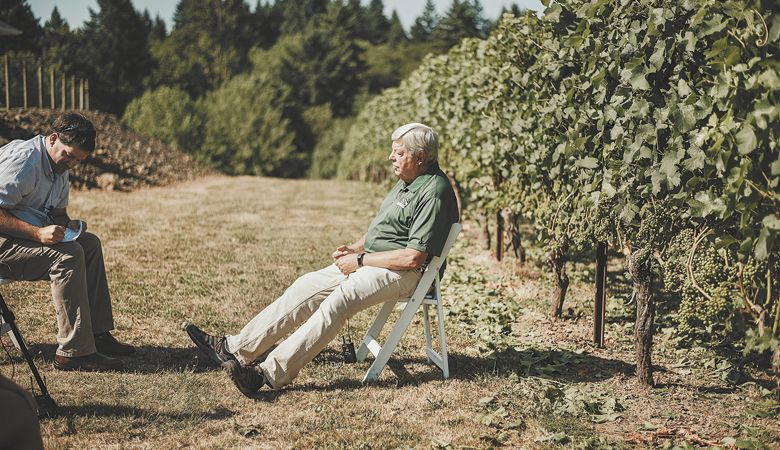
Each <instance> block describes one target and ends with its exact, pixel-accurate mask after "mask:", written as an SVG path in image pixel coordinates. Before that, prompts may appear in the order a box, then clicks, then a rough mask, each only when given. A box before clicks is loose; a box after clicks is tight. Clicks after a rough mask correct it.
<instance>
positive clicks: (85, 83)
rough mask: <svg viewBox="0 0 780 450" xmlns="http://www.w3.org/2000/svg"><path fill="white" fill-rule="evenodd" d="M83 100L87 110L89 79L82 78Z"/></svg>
mask: <svg viewBox="0 0 780 450" xmlns="http://www.w3.org/2000/svg"><path fill="white" fill-rule="evenodd" d="M84 101H85V102H86V104H85V106H86V107H87V111H89V79H87V80H84Z"/></svg>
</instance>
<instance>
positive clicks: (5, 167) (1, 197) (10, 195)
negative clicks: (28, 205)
mask: <svg viewBox="0 0 780 450" xmlns="http://www.w3.org/2000/svg"><path fill="white" fill-rule="evenodd" d="M28 161H29V159H28V158H20V157H11V158H7V159H2V160H0V207H2V208H13V207H14V206H16V205H18V204H19V202H21V201H22V198H23V197H24V196H25V195H27V194H29V193H30V192H32V190H33V189H34V187H35V174H34V171H33V167H32V166H31V165H30V164H28V163H27V162H28Z"/></svg>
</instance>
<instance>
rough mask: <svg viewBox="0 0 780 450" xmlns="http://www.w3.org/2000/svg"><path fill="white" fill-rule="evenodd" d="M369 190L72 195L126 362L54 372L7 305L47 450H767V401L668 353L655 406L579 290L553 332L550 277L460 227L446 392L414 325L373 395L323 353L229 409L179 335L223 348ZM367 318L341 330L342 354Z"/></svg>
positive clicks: (31, 309)
mask: <svg viewBox="0 0 780 450" xmlns="http://www.w3.org/2000/svg"><path fill="white" fill-rule="evenodd" d="M381 191H382V189H380V188H378V187H375V186H369V185H365V184H360V183H350V182H335V181H294V180H278V179H267V178H250V177H238V178H229V177H210V178H206V179H201V180H197V181H194V182H190V183H186V184H181V185H177V186H172V187H166V188H155V189H149V190H141V191H137V192H132V193H117V192H74V193H73V194H72V204H71V206H70V211H71V215H72V216H74V217H79V218H84V219H86V220H87V222H88V224H89V229H90V230H91V231H93V232H95V233H97V234H98V235H99V236H101V238H102V239H103V242H104V248H105V255H106V263H107V268H108V275H109V282H110V285H111V290H112V295H113V301H114V312H115V319H116V324H117V331H116V335H117V336H118V337H119V338H120V339H122V340H125V341H128V342H131V343H133V344H135V345H137V346H138V347H139V351H138V353H137V354H136V355H135V356H133V357H131V358H127V364H128V366H129V370H128V371H127V372H126V373H119V374H110V373H66V372H57V371H54V370H53V369H52V368H51V360H52V357H53V352H54V348H55V346H54V336H55V333H56V327H55V320H54V311H53V308H52V307H51V305H50V300H49V293H48V286H47V284H46V283H15V284H14V285H11V286H9V287H7V288H4V289H3V294H4V295H5V296H6V298H7V301H8V302H9V303H10V305H11V306H12V307H13V308H14V310H15V312H16V315H17V317H18V323H19V326H20V327H21V328H22V330H23V333H24V334H25V336H26V338H27V340H28V342H29V343H30V344H32V345H33V347H34V351H35V354H36V361H37V363H38V367H39V368H40V369H41V371H42V373H43V375H44V376H45V378H46V381H47V384H48V387H49V390H50V392H51V394H52V396H53V397H54V398H55V400H56V401H57V402H58V403H59V405H60V406H61V415H60V417H58V418H56V419H51V420H45V421H43V422H42V432H43V435H44V440H45V444H46V446H47V448H181V447H188V448H312V447H318V448H334V449H335V448H350V449H353V448H399V447H400V448H410V447H413V448H490V447H496V446H506V447H509V448H594V449H595V448H614V447H618V448H634V447H637V446H639V447H650V446H655V445H664V442H667V441H668V442H667V443H674V442H677V443H685V442H687V441H686V438H684V437H674V438H668V439H667V438H664V436H665V435H662V434H660V433H658V432H657V430H658V429H661V428H664V427H665V428H678V429H684V430H690V431H692V432H694V433H697V436H700V437H706V438H707V439H710V440H714V441H719V440H720V439H721V438H723V437H738V438H740V439H753V440H754V441H756V442H758V443H759V444H761V445H765V446H768V447H772V446H777V445H778V442H780V438H778V426H777V418H776V417H769V418H766V417H764V418H762V417H755V416H751V415H750V414H749V412H748V411H747V408H746V407H742V405H747V404H748V403H749V402H754V401H758V400H759V399H762V398H763V399H766V398H767V395H769V394H767V393H766V389H765V388H762V387H759V386H758V385H755V386H753V387H751V386H749V385H745V386H736V387H735V386H730V385H727V384H725V385H724V384H723V382H722V381H721V380H720V378H718V374H717V373H710V372H707V369H699V368H694V369H695V370H690V371H688V372H687V374H686V373H683V372H682V371H681V370H680V369H676V368H674V364H675V362H676V359H675V358H677V357H678V356H679V355H677V356H675V355H676V353H675V350H674V349H671V348H670V347H668V346H667V345H666V344H665V337H664V336H659V338H658V341H659V345H658V350H657V353H658V357H657V359H656V364H659V365H660V366H661V367H663V368H664V370H666V371H665V372H664V371H662V372H660V374H659V376H658V377H659V380H660V382H661V383H662V384H663V386H662V388H660V389H658V390H656V391H647V390H645V389H644V388H642V387H641V386H637V385H636V384H635V383H634V382H633V378H632V375H631V364H632V353H631V344H630V336H629V335H626V333H627V332H630V327H626V326H625V322H624V321H622V322H621V321H616V322H614V323H609V324H608V329H607V337H608V340H607V348H606V349H597V348H595V347H593V346H592V345H591V344H590V334H589V333H590V323H589V316H588V315H587V313H588V311H589V308H590V307H591V306H590V302H591V301H592V300H591V299H592V295H593V293H592V288H591V286H590V285H589V281H588V276H587V275H583V276H581V277H579V278H576V279H575V281H574V282H573V284H572V288H571V289H570V292H572V295H571V296H570V300H569V305H570V306H572V307H573V308H574V311H575V314H574V318H572V319H571V320H567V321H563V322H561V321H557V322H556V321H551V320H549V319H548V318H547V317H546V316H545V314H546V311H547V300H548V299H549V298H550V296H551V293H552V287H551V281H550V276H549V274H547V272H546V269H545V268H544V267H543V266H540V267H534V266H533V265H529V267H527V268H524V269H523V270H521V271H517V270H515V267H514V266H513V262H512V261H507V262H504V263H502V264H497V263H495V262H493V261H492V260H491V259H490V258H489V257H488V256H487V255H486V254H485V253H484V252H482V251H479V250H476V246H475V245H474V244H473V242H475V239H474V236H475V230H473V228H474V227H472V226H471V225H470V224H469V223H468V222H467V223H466V229H465V231H464V233H463V235H462V236H461V238H460V239H459V241H458V243H457V245H456V248H455V249H454V250H453V253H452V258H451V261H450V262H451V264H450V268H449V269H448V276H447V278H446V279H445V282H444V289H445V298H446V305H447V306H446V308H447V309H448V310H449V311H450V315H449V316H448V318H447V330H448V343H449V347H450V351H451V355H450V364H451V371H452V377H451V379H449V380H446V381H445V380H442V378H441V373H440V372H439V371H438V369H436V367H435V366H431V365H428V364H427V363H426V361H425V356H424V351H423V348H424V341H423V339H422V323H421V322H420V320H419V318H418V319H416V320H415V321H414V322H413V324H412V326H411V327H410V329H409V331H408V333H407V335H406V336H405V337H404V339H403V340H402V341H401V344H400V345H399V348H398V349H397V351H396V353H395V355H394V357H393V359H392V360H391V363H390V365H389V367H388V369H386V370H385V371H384V372H383V373H382V375H381V377H380V380H379V381H378V382H376V383H373V384H369V385H362V384H361V383H360V380H361V378H362V376H363V374H364V373H365V371H366V370H367V368H368V363H359V364H352V365H350V364H344V363H343V362H342V361H341V359H340V355H339V354H338V353H337V350H338V343H337V342H334V343H332V344H331V346H330V348H329V349H328V350H326V351H324V352H323V353H322V354H320V355H319V356H318V357H317V358H316V359H315V360H314V361H313V362H312V363H311V364H310V365H309V366H307V367H306V368H305V369H304V370H303V371H302V372H301V375H300V377H299V378H298V379H296V380H295V382H294V383H293V384H292V385H290V386H288V387H286V388H284V389H282V390H280V391H263V394H262V395H261V396H260V399H259V400H250V399H247V398H245V397H243V396H242V395H241V394H240V393H239V392H238V391H237V390H236V389H235V388H234V386H233V384H232V383H231V382H230V380H229V379H228V378H227V376H226V375H225V374H224V373H223V372H221V371H220V370H219V369H216V368H214V367H212V365H211V364H209V363H208V362H207V361H204V359H203V358H202V357H201V356H200V355H199V353H198V352H197V351H196V349H195V348H194V347H193V346H192V345H191V343H190V341H189V339H188V338H187V336H186V335H185V334H184V333H183V332H182V331H181V330H180V328H179V325H180V323H181V322H182V321H183V320H190V321H192V322H194V323H196V324H199V325H202V326H203V327H204V328H205V329H207V330H211V331H213V332H217V333H235V332H237V331H238V329H239V328H240V327H241V326H242V325H244V324H245V323H246V322H247V321H248V320H249V319H250V318H251V317H253V316H254V315H255V314H256V313H257V312H258V311H259V310H260V309H261V308H262V307H263V306H264V305H267V304H268V303H270V302H271V301H273V300H274V299H275V298H276V296H277V295H279V294H280V293H281V292H282V290H283V289H284V288H286V287H287V286H288V285H289V284H290V283H291V282H292V281H293V280H294V279H295V278H296V277H297V276H299V275H301V274H302V273H304V272H305V271H309V270H313V269H318V268H320V267H322V266H324V265H325V264H328V263H330V256H329V255H330V253H331V252H332V250H333V249H334V248H335V247H337V246H338V245H340V244H343V243H346V242H351V241H352V240H354V239H356V238H357V237H359V236H360V235H361V234H362V233H363V232H364V231H365V228H366V227H367V225H368V224H369V222H370V220H371V218H372V216H373V213H374V212H375V209H376V208H377V206H378V204H379V201H380V200H381V196H382V194H383V192H381ZM532 250H533V249H532ZM612 300H613V304H611V305H610V310H609V311H610V312H615V314H616V315H620V316H628V315H629V312H626V311H623V309H625V307H624V306H623V305H622V298H618V299H612ZM567 306H568V305H567ZM375 314H376V309H371V310H369V311H365V312H363V313H361V314H359V315H358V316H357V317H356V318H355V319H353V320H351V322H350V323H351V334H352V337H353V340H355V341H358V340H359V339H360V338H361V337H362V333H363V332H364V331H365V329H366V327H367V326H368V323H369V320H371V319H372V318H373V316H374V315H375ZM2 341H3V343H4V344H5V345H6V347H8V346H9V345H10V341H9V340H8V339H7V338H5V337H3V338H2ZM11 354H12V355H15V352H14V351H13V350H11ZM14 369H15V372H14ZM0 372H2V374H3V375H5V376H11V375H13V378H14V379H15V380H16V381H17V382H18V383H20V384H22V385H24V386H29V375H28V373H27V371H26V367H25V365H24V363H23V361H22V360H21V359H20V358H18V357H17V356H12V358H10V359H9V358H8V357H3V358H0ZM759 381H761V380H759ZM765 381H766V380H763V381H761V382H762V383H763V385H765V384H766V383H765ZM759 384H761V383H759ZM763 385H762V386H763ZM709 388H712V389H711V390H710V391H707V394H706V395H701V392H702V390H703V389H705V390H706V389H709ZM762 389H763V390H762ZM721 391H722V392H721ZM702 417H703V418H702ZM646 423H650V424H651V425H652V424H655V425H658V427H659V428H657V429H656V428H653V426H648V425H646ZM643 427H644V428H645V429H643ZM653 430H656V431H653ZM653 433H655V434H653ZM637 436H638V437H639V438H637ZM680 436H682V435H680ZM664 439H666V441H664Z"/></svg>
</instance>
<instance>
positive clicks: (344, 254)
mask: <svg viewBox="0 0 780 450" xmlns="http://www.w3.org/2000/svg"><path fill="white" fill-rule="evenodd" d="M333 259H335V260H336V262H335V264H336V267H338V268H339V270H340V271H341V273H343V274H344V275H349V274H351V273H352V272H354V271H356V270H357V269H358V264H357V255H356V254H355V250H353V249H351V248H349V247H347V246H346V245H342V246H340V247H339V248H337V249H336V251H335V252H333Z"/></svg>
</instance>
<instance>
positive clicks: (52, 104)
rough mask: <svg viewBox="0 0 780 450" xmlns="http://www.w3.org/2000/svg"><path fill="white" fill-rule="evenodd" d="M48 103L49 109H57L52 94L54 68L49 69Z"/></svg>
mask: <svg viewBox="0 0 780 450" xmlns="http://www.w3.org/2000/svg"><path fill="white" fill-rule="evenodd" d="M49 102H50V103H49V105H50V106H51V109H57V104H56V103H55V96H54V68H53V67H52V68H51V69H49Z"/></svg>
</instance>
